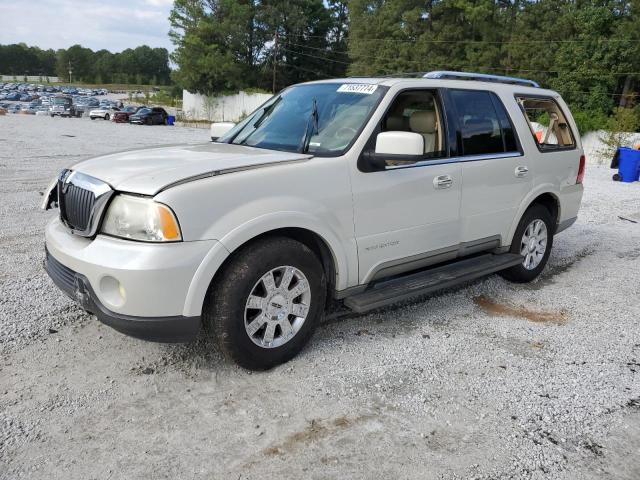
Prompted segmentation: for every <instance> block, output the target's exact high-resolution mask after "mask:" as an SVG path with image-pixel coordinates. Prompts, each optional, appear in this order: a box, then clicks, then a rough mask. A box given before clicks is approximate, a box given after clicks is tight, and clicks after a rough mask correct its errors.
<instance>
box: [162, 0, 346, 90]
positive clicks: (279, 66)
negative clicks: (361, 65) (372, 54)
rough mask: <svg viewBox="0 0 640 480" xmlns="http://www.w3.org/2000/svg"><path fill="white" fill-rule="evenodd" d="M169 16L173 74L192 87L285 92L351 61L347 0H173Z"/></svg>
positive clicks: (334, 72) (340, 70)
mask: <svg viewBox="0 0 640 480" xmlns="http://www.w3.org/2000/svg"><path fill="white" fill-rule="evenodd" d="M169 20H170V22H171V26H172V30H171V32H170V36H171V38H172V40H173V42H174V43H175V45H176V50H175V52H174V53H173V55H172V59H173V60H174V62H175V63H176V65H177V66H178V70H177V71H176V72H175V75H174V76H175V79H176V81H177V83H178V84H179V85H181V86H183V87H184V88H186V89H187V90H189V91H192V92H198V93H202V94H206V95H212V94H219V93H224V92H237V91H238V90H240V89H245V88H249V87H258V88H263V89H268V90H271V89H272V88H275V90H279V89H280V88H282V87H284V86H286V85H290V84H291V83H297V82H302V81H307V80H313V79H317V78H319V77H322V76H340V75H343V74H344V73H345V70H346V65H347V63H348V58H347V56H346V47H347V44H346V38H347V9H346V4H345V2H342V1H337V0H331V1H327V2H324V1H323V0H263V1H258V0H175V2H174V7H173V10H172V11H171V15H170V17H169ZM274 77H275V79H274Z"/></svg>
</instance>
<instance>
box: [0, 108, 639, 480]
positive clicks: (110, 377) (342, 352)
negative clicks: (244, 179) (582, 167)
mask: <svg viewBox="0 0 640 480" xmlns="http://www.w3.org/2000/svg"><path fill="white" fill-rule="evenodd" d="M207 134H208V132H207V131H206V130H194V129H185V128H177V127H173V128H172V127H137V126H130V125H115V124H112V123H110V122H97V121H96V122H91V121H90V120H87V119H59V118H56V119H50V118H48V117H34V116H17V115H12V116H5V117H0V152H2V153H1V155H0V479H12V480H13V479H18V478H28V479H47V480H52V479H64V480H69V479H107V478H110V479H150V478H154V479H161V478H163V479H164V478H166V479H177V478H180V479H191V478H208V479H213V478H216V479H217V478H220V479H229V478H232V479H239V478H242V479H249V478H253V479H257V478H295V479H299V478H305V479H307V478H308V479H327V478H371V479H379V478H390V479H391V478H393V479H395V478H398V479H400V478H402V479H421V480H422V479H469V478H476V479H503V478H504V479H507V478H516V479H521V478H522V479H543V478H544V479H547V478H549V479H551V478H553V479H567V480H569V479H583V478H584V479H630V480H631V479H633V480H635V479H638V478H640V323H639V319H640V305H639V298H640V184H638V183H636V184H621V183H614V182H612V181H611V180H610V178H611V173H612V172H611V171H610V170H609V169H606V168H602V167H590V168H589V169H588V171H587V177H586V180H585V188H586V190H585V198H584V201H583V208H582V210H581V214H580V218H579V220H578V222H577V223H576V225H575V226H574V227H572V228H571V229H569V230H568V231H566V232H564V233H562V234H560V235H559V236H558V237H557V238H556V241H555V245H554V250H553V252H552V254H551V258H550V262H549V266H548V267H547V269H546V270H545V272H544V273H543V275H542V277H541V278H540V279H539V280H538V281H537V282H535V283H533V284H530V285H514V284H510V283H508V282H506V281H504V280H503V279H501V278H500V277H497V276H492V277H489V278H486V279H483V280H481V281H478V282H475V283H473V284H471V285H469V286H467V287H466V288H462V289H458V290H453V291H449V292H445V293H443V294H441V295H437V296H433V297H430V298H427V299H422V300H421V301H417V302H413V303H408V304H405V305H402V306H399V307H395V308H386V309H383V310H379V311H376V312H374V313H371V314H368V315H360V316H355V315H354V316H350V317H347V318H342V319H333V320H328V321H326V322H325V323H324V324H323V325H322V326H321V328H319V330H318V332H317V333H316V335H315V336H314V338H313V339H312V342H311V344H310V346H309V347H308V348H306V349H305V350H304V352H303V353H302V354H301V355H300V356H299V357H297V358H296V359H294V360H293V361H291V362H289V363H288V364H286V365H283V366H281V367H279V368H276V369H274V370H272V371H269V372H266V373H259V374H256V373H253V374H252V373H250V372H247V371H244V370H242V369H239V368H237V367H235V366H233V365H230V364H228V363H225V362H224V361H222V359H221V358H220V355H219V354H218V352H217V351H215V349H214V347H213V346H212V345H211V343H210V342H208V341H207V340H206V339H204V338H203V339H201V340H200V341H198V342H197V343H195V344H191V345H182V346H181V345H159V344H153V343H146V342H142V341H138V340H134V339H131V338H128V337H125V336H123V335H121V334H119V333H117V332H115V331H113V330H111V329H110V328H108V327H105V326H102V325H101V324H100V323H99V322H98V321H97V320H95V318H93V317H91V316H89V315H87V314H85V313H84V312H83V311H82V310H81V309H80V308H78V307H77V306H76V305H74V304H73V303H71V301H69V300H67V299H66V297H64V296H63V295H62V293H60V292H59V291H58V290H57V289H56V287H55V286H54V285H53V283H52V282H51V281H50V280H49V279H48V278H47V276H46V275H45V273H44V272H43V270H42V267H41V262H42V259H43V228H44V225H45V223H46V221H47V219H48V218H50V216H51V215H54V214H55V213H51V212H46V213H45V212H42V211H40V210H39V209H38V205H39V202H40V201H41V199H42V197H41V192H42V191H43V190H44V189H45V187H46V185H47V184H48V182H49V180H50V179H51V178H52V177H53V176H54V175H55V174H56V173H57V172H58V171H59V170H60V169H61V168H62V167H65V166H68V165H71V164H73V163H75V162H76V161H78V160H80V159H82V158H83V157H87V156H91V155H97V154H103V153H106V152H109V151H115V150H122V149H125V148H133V147H140V146H145V145H157V144H171V143H180V142H200V141H207V140H208V138H207ZM620 216H621V217H624V218H626V219H628V220H623V219H620V218H619V217H620ZM629 220H632V221H635V222H638V223H633V222H632V221H629Z"/></svg>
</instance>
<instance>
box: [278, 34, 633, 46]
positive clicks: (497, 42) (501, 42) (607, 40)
mask: <svg viewBox="0 0 640 480" xmlns="http://www.w3.org/2000/svg"><path fill="white" fill-rule="evenodd" d="M287 35H288V36H291V37H298V38H320V39H325V40H326V39H327V37H326V36H323V35H305V34H296V33H289V34H287ZM358 41H365V42H368V41H371V42H394V43H408V44H414V43H415V42H416V41H420V42H422V43H453V44H456V43H464V44H466V43H472V44H473V43H477V44H495V45H504V44H518V45H520V44H522V45H528V44H548V43H592V42H599V43H625V42H629V43H640V40H633V39H623V38H602V37H598V38H590V39H581V40H578V39H566V40H554V39H549V40H439V39H431V40H429V39H420V37H417V38H413V39H409V38H405V39H399V38H358Z"/></svg>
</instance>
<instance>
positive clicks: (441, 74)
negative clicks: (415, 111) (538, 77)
mask: <svg viewBox="0 0 640 480" xmlns="http://www.w3.org/2000/svg"><path fill="white" fill-rule="evenodd" d="M424 78H442V79H447V80H477V81H480V82H496V83H509V84H511V85H522V86H524V87H535V88H540V85H538V83H537V82H534V81H533V80H527V79H526V78H518V77H504V76H502V75H488V74H486V73H472V72H451V71H446V70H438V71H435V72H429V73H425V74H424Z"/></svg>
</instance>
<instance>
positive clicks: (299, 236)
mask: <svg viewBox="0 0 640 480" xmlns="http://www.w3.org/2000/svg"><path fill="white" fill-rule="evenodd" d="M269 236H274V237H275V236H279V237H287V238H292V239H294V240H297V241H299V242H300V243H302V244H304V245H306V246H307V247H308V248H310V249H311V250H312V251H313V252H314V253H315V254H316V255H317V256H318V258H319V260H320V262H321V263H322V266H323V269H324V271H325V276H326V278H327V302H329V300H330V299H332V298H333V295H332V292H333V291H334V290H335V289H336V288H340V285H339V284H338V282H339V279H340V278H341V274H342V272H345V273H344V274H343V275H344V276H345V277H346V270H347V268H348V267H347V265H346V264H345V263H344V262H346V261H347V260H346V257H345V255H344V252H342V256H341V257H339V255H340V253H339V252H337V251H336V250H337V249H336V247H335V244H334V245H332V244H331V242H330V241H329V240H327V238H325V236H323V235H321V234H319V233H318V232H317V231H315V230H311V229H310V228H306V227H299V226H298V227H279V228H272V229H267V230H264V231H261V232H260V233H257V234H253V235H251V236H248V237H247V238H245V239H243V240H242V241H238V238H235V239H234V240H233V241H230V242H225V241H224V239H223V241H221V242H217V245H216V247H214V248H213V249H212V250H211V252H210V254H209V255H207V257H206V258H205V259H204V260H203V262H202V265H201V266H200V267H199V268H198V272H196V275H195V276H194V279H193V280H192V282H191V285H190V287H189V292H188V294H187V299H186V300H185V307H184V314H185V315H187V316H190V315H200V314H201V313H202V309H203V306H204V304H205V301H206V299H207V296H208V295H209V291H210V289H211V287H212V286H213V285H215V282H216V281H217V279H218V278H220V275H221V274H222V272H223V271H224V268H225V266H226V265H228V264H229V262H230V261H231V260H232V259H233V258H234V256H235V255H237V254H238V253H239V252H241V250H242V249H243V248H245V247H247V246H249V245H251V243H253V242H255V241H258V240H260V239H263V238H266V237H269Z"/></svg>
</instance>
